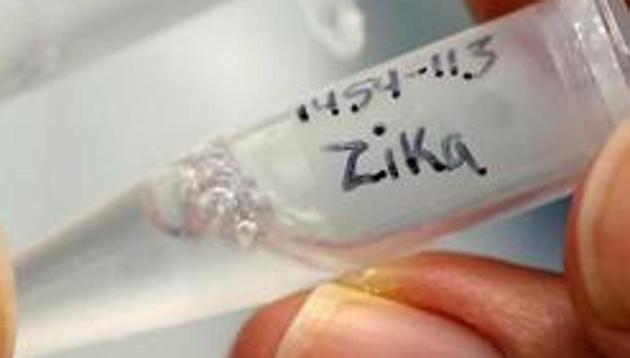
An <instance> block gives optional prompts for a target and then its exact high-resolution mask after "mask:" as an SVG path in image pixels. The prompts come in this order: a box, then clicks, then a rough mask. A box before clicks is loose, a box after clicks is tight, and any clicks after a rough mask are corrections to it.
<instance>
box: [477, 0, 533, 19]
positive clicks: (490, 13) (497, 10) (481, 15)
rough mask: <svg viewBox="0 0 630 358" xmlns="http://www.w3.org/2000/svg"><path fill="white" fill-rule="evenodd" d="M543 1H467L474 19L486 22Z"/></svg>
mask: <svg viewBox="0 0 630 358" xmlns="http://www.w3.org/2000/svg"><path fill="white" fill-rule="evenodd" d="M537 1H541V0H466V2H467V4H468V7H469V8H470V11H471V13H472V14H473V17H474V18H475V19H477V20H478V21H486V20H491V19H494V18H497V17H499V16H502V15H505V14H508V13H510V12H512V11H515V10H517V9H520V8H522V7H523V6H526V5H529V4H531V3H534V2H537Z"/></svg>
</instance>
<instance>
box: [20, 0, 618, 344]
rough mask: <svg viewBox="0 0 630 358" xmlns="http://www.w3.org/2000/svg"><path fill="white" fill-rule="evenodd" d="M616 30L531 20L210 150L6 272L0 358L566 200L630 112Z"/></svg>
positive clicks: (536, 14)
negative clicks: (15, 300) (12, 316)
mask: <svg viewBox="0 0 630 358" xmlns="http://www.w3.org/2000/svg"><path fill="white" fill-rule="evenodd" d="M629 26H630V15H629V14H628V9H627V8H626V6H625V4H624V3H623V1H621V0H561V1H555V2H542V3H537V4H535V5H531V6H529V7H527V8H525V9H523V10H521V11H519V12H516V13H514V14H512V15H509V16H507V17H504V18H501V19H499V20H496V21H494V22H490V23H487V24H484V25H481V26H479V27H476V28H474V29H471V30H469V31H466V32H463V33H461V34H458V35H455V36H453V37H450V38H447V39H445V40H443V41H441V42H438V43H435V44H433V45H430V46H428V47H426V48H423V49H419V50H417V51H413V52H411V53H409V54H407V55H404V56H402V57H399V58H396V59H393V60H391V61H389V62H387V63H385V64H383V65H381V66H378V67H376V68H374V69H370V70H368V71H365V72H362V73H360V74H358V75H356V76H353V77H352V78H350V79H347V80H343V81H340V82H339V83H336V84H333V85H331V86H329V87H328V88H325V89H323V90H322V91H319V92H317V93H315V94H313V95H311V96H307V97H305V98H304V99H303V100H301V101H298V103H296V104H295V105H294V106H291V107H290V108H288V109H287V110H285V111H283V112H282V113H280V114H278V115H277V116H274V117H273V118H271V119H269V120H267V121H264V122H261V123H260V124H259V125H257V126H255V127H253V128H250V129H247V130H241V131H236V132H234V134H233V135H229V136H225V137H223V138H217V139H213V140H210V141H209V142H208V143H205V144H203V145H201V146H200V147H198V148H197V149H195V150H193V151H192V152H190V153H189V154H187V155H185V156H183V157H182V159H180V160H177V161H175V162H174V163H173V164H171V165H169V166H167V167H165V168H163V169H162V170H159V171H158V172H157V173H156V174H155V175H154V176H152V177H151V178H148V179H147V180H146V181H143V182H141V183H138V184H137V185H135V186H133V187H132V188H131V189H129V190H127V191H125V192H123V193H122V194H121V195H120V196H119V197H117V198H116V199H115V200H113V201H112V202H110V203H108V204H107V205H105V206H103V207H102V208H101V209H99V210H97V211H96V212H94V213H91V214H89V215H86V216H85V217H83V218H82V219H81V220H78V221H77V222H75V223H72V224H70V225H68V226H67V227H65V228H63V229H62V230H60V231H58V232H56V233H54V234H53V235H51V236H50V237H49V238H48V240H47V241H46V242H45V243H44V244H43V245H40V246H38V247H34V248H33V249H32V250H30V251H29V252H27V253H26V254H24V255H23V256H22V257H20V258H19V260H18V262H17V274H18V293H19V303H20V308H19V309H20V316H21V321H20V327H21V328H20V330H21V331H20V332H19V334H18V353H20V352H23V353H25V354H27V355H34V354H40V353H42V352H44V353H50V352H54V351H57V350H60V349H67V348H70V347H74V346H77V345H82V344H86V343H90V342H97V341H102V340H108V339H114V338H117V337H121V336H126V335H130V334H133V333H136V332H141V331H144V330H148V329H154V328H158V327H165V326H170V325H174V324H178V323H182V322H187V321H190V320H194V319H198V318H201V317H207V316H210V315H216V314H220V313H225V312H230V311H233V310H238V309H242V308H244V307H248V306H252V305H256V304H261V303H265V302H269V301H270V300H273V299H276V298H278V297H280V296H282V295H285V294H287V293H290V292H294V291H296V290H299V289H302V288H305V287H308V286H310V285H313V284H315V283H316V282H319V281H321V280H324V279H327V278H330V277H333V276H335V275H337V274H339V273H340V272H343V271H344V270H347V269H350V268H358V267H364V266H366V265H372V264H376V263H379V262H381V261H383V260H390V259H394V258H397V257H401V256H405V255H410V254H413V253H415V252H418V251H420V250H422V248H423V245H424V244H425V243H426V242H427V241H429V240H434V239H437V238H439V237H440V236H441V235H443V234H446V233H450V232H453V231H456V230H460V229H463V228H465V227H469V226H472V225H474V224H477V223H480V222H481V221H484V220H488V219H491V218H497V217H500V216H504V215H509V214H511V213H514V212H518V211H520V210H524V209H527V208H530V207H534V206H536V205H539V204H542V203H544V202H547V201H549V200H552V199H555V198H557V197H560V196H562V195H566V194H567V193H569V192H570V191H571V190H572V188H573V187H574V185H575V181H576V178H577V177H578V176H579V175H580V174H581V173H582V172H583V171H584V169H585V168H586V166H587V165H588V163H589V161H590V160H591V159H592V158H593V156H594V154H595V153H596V151H597V150H598V148H600V147H601V145H602V144H603V143H604V141H605V140H606V138H607V137H608V136H609V134H610V133H611V132H612V131H613V129H614V128H615V126H616V125H617V124H618V123H619V121H620V120H622V119H623V118H624V117H625V116H626V115H628V114H630V91H629V88H628V77H627V75H628V73H629V71H630V65H629V64H628V59H629V56H630V51H629V49H628V41H627V40H628V38H629V37H628V36H629V35H630V31H629V29H630V28H629ZM60 322H63V324H60Z"/></svg>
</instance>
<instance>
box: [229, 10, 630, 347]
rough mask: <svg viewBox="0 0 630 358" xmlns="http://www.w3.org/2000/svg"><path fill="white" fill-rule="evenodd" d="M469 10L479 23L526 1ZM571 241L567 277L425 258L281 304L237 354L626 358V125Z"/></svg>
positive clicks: (629, 332)
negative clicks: (602, 357) (474, 14)
mask: <svg viewBox="0 0 630 358" xmlns="http://www.w3.org/2000/svg"><path fill="white" fill-rule="evenodd" d="M470 2H471V8H473V9H475V11H477V15H478V18H479V19H486V18H488V17H492V16H496V15H498V14H501V13H503V12H505V11H509V10H511V9H513V8H514V7H517V6H521V5H523V3H525V2H526V1H512V2H509V1H495V2H493V1H478V0H477V1H472V0H471V1H470ZM499 4H500V5H499ZM567 236H568V237H567V239H568V240H567V247H566V252H565V257H566V259H565V274H564V275H557V274H552V273H547V272H542V271H537V270H533V269H527V268H522V267H517V266H514V265H510V264H507V263H504V262H499V261H495V260H489V259H483V258H477V257H470V256H462V255H450V254H428V255H420V256H417V257H413V258H410V259H407V260H404V261H402V262H398V263H394V264H391V265H387V266H385V267H380V268H376V269H372V270H368V271H366V272H365V273H363V274H362V275H359V276H357V277H353V278H351V279H348V280H346V281H344V282H343V283H337V284H329V285H325V286H322V287H320V288H317V289H315V290H314V291H313V292H310V293H307V294H301V295H297V296H294V297H291V298H288V299H286V300H284V301H282V302H279V303H276V304H274V305H272V306H270V307H267V308H265V309H263V310H262V311H260V312H259V313H258V314H257V315H256V316H255V317H254V318H253V319H252V320H251V321H250V322H249V323H248V324H247V325H246V327H245V328H244V329H243V331H242V332H241V335H240V337H239V339H238V342H237V344H236V346H235V348H234V350H233V356H234V357H236V358H240V357H247V358H267V357H290V358H292V357H351V356H352V357H354V356H356V357H500V356H507V357H599V356H606V357H630V268H628V266H627V265H628V264H627V262H630V124H628V125H625V126H622V127H621V128H620V129H619V130H618V132H617V133H616V134H615V135H614V136H613V137H612V138H611V140H610V142H609V143H608V144H607V145H606V147H605V148H604V149H603V151H602V153H601V154H600V156H599V158H598V159H597V161H596V162H595V163H594V165H593V166H592V168H591V169H590V171H589V174H588V175H587V176H586V177H585V179H584V182H583V184H582V186H581V188H580V189H579V190H578V192H577V194H576V195H575V198H574V204H573V208H572V214H571V217H570V220H569V230H568V233H567Z"/></svg>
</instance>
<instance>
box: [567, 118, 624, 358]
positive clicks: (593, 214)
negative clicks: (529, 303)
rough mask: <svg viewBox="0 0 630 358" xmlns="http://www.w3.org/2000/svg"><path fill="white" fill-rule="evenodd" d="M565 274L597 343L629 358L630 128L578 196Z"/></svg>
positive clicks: (599, 162)
mask: <svg viewBox="0 0 630 358" xmlns="http://www.w3.org/2000/svg"><path fill="white" fill-rule="evenodd" d="M566 271H567V277H568V280H569V286H570V290H571V295H572V297H573V300H574V302H575V303H576V305H577V307H578V311H579V314H580V318H581V320H582V321H583V323H584V325H585V327H586V329H587V331H588V333H589V334H590V336H591V337H592V339H593V341H594V342H595V343H596V344H598V345H599V347H600V349H602V350H603V351H604V352H606V353H608V354H610V356H614V357H622V356H623V357H630V125H628V124H626V125H624V126H623V127H622V128H620V129H619V130H618V132H617V133H616V134H615V135H614V136H613V138H612V139H611V140H610V142H609V143H608V144H607V145H606V146H605V148H604V150H603V151H602V153H601V154H600V156H599V158H598V159H597V161H596V162H595V164H594V165H593V167H592V169H591V170H590V172H589V174H588V176H587V178H586V180H585V182H584V185H583V187H582V189H581V190H580V191H579V192H578V194H577V195H576V199H575V205H574V207H573V212H572V215H571V220H570V228H569V235H568V247H567V253H566Z"/></svg>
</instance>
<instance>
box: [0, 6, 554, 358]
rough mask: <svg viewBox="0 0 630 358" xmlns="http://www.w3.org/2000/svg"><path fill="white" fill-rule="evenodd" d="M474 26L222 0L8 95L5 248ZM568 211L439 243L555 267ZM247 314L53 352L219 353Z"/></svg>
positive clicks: (2, 200) (395, 12) (0, 155)
mask: <svg viewBox="0 0 630 358" xmlns="http://www.w3.org/2000/svg"><path fill="white" fill-rule="evenodd" d="M470 26H472V20H471V18H470V15H469V14H468V12H467V9H466V7H465V5H464V4H463V2H461V1H459V0H457V1H456V0H451V1H444V0H421V1H417V0H396V1H381V0H356V1H355V0H264V1H255V0H251V1H248V0H243V1H238V0H234V1H223V2H220V3H219V4H217V5H215V6H213V7H211V8H210V9H208V10H207V11H205V12H203V13H201V14H199V15H197V16H195V17H193V18H191V19H189V20H188V21H186V22H184V23H181V24H178V25H176V26H173V27H171V28H169V29H168V30H166V31H162V32H160V33H159V34H157V35H152V36H150V37H149V38H146V39H144V40H142V41H140V42H137V43H135V44H134V46H130V47H128V48H126V49H125V50H123V51H119V52H117V53H116V54H114V55H111V56H108V57H107V58H105V59H101V60H99V61H98V62H96V63H94V64H92V65H90V66H87V67H84V68H82V69H81V70H79V71H75V72H73V73H72V74H69V75H66V76H63V77H62V78H60V79H58V80H56V81H54V82H51V83H48V84H46V85H44V86H40V87H38V88H36V89H34V90H31V91H28V92H27V93H23V94H21V95H18V96H13V97H11V98H8V99H6V100H4V101H2V102H0V163H1V165H2V166H1V168H2V171H1V172H0V222H1V223H2V226H3V228H4V231H5V233H6V236H7V237H8V240H9V244H10V249H11V252H12V254H13V255H14V256H16V255H19V253H20V252H21V250H22V249H23V248H25V247H27V246H29V245H32V244H34V243H36V242H37V241H38V240H41V239H42V238H43V237H44V236H45V235H46V233H48V232H50V231H51V230H53V229H55V228H58V227H59V226H61V225H63V224H64V223H65V222H68V221H69V220H71V219H72V218H73V217H76V216H77V215H79V214H80V213H82V212H84V211H86V210H89V209H90V208H92V207H94V206H95V205H97V204H98V203H99V202H101V201H103V200H104V199H106V198H107V197H109V196H111V194H113V193H115V192H117V191H119V190H120V189H121V188H124V187H125V186H126V185H129V184H130V183H132V182H133V181H134V180H136V179H138V178H141V177H142V176H144V175H146V174H148V173H149V172H150V171H151V170H152V169H153V168H156V167H157V166H159V165H160V164H162V163H165V162H167V161H169V160H170V159H172V158H175V157H177V156H178V154H180V153H181V152H183V151H185V150H186V149H187V148H190V147H191V146H193V145H194V144H196V143H199V142H201V141H203V140H205V139H207V138H208V137H211V136H213V135H216V134H220V133H223V132H225V131H227V130H228V129H230V128H233V127H234V126H237V125H239V126H240V125H246V124H251V123H255V122H256V121H258V120H261V119H264V118H265V117H267V116H269V115H271V114H273V113H274V112H275V111H277V110H278V109H281V108H283V107H284V106H286V105H287V104H290V103H291V102H292V101H294V100H296V99H298V98H300V97H302V96H304V95H305V94H307V93H308V92H310V91H313V90H317V89H318V88H319V87H321V86H323V85H325V84H327V83H328V82H330V81H335V80H337V79H339V78H340V77H342V76H345V75H348V74H351V73H353V72H355V71H358V70H360V69H363V68H366V67H369V66H372V65H375V64H377V63H379V62H382V61H384V60H386V59H388V58H390V57H392V56H395V55H398V54H401V53H404V52H405V51H408V50H411V49H413V48H416V47H418V46H421V45H423V44H427V43H429V42H431V41H434V40H436V39H439V38H442V37H444V36H447V35H449V34H452V33H455V32H457V31H460V30H463V29H465V28H467V27H470ZM565 211H566V203H556V204H554V205H550V206H547V207H545V208H542V209H540V210H538V211H536V212H533V213H527V214H525V215H522V216H519V217H516V218H514V219H511V220H508V221H501V222H497V223H490V224H484V225H483V226H481V227H477V228H474V229H473V230H469V231H467V232H464V233H460V234H457V235H453V237H450V238H446V239H444V240H442V241H441V242H440V243H439V244H437V245H436V246H437V247H438V248H442V249H443V248H448V249H452V250H462V251H466V252H480V253H483V254H486V255H492V256H496V257H500V258H504V259H507V260H511V261H514V262H519V263H523V264H528V265H533V266H537V267H542V268H547V269H552V270H560V269H561V262H562V235H563V226H564V217H565ZM235 284H247V283H235ZM249 314H251V312H239V313H236V314H231V315H227V316H224V317H214V318H211V319H208V320H206V321H200V322H195V323H191V324H188V325H185V326H181V327H173V328H170V329H165V330H160V331H155V332H150V333H147V334H142V335H138V336H134V337H129V338H126V339H124V340H118V341H114V342H108V343H106V344H102V345H98V346H93V347H84V348H81V349H77V350H74V351H70V352H64V353H62V354H56V355H54V356H51V357H58V358H62V357H63V358H71V357H94V358H99V357H128V356H138V357H155V358H159V357H172V356H179V357H187V358H188V357H191V358H192V357H222V356H225V355H226V354H227V352H228V350H229V347H230V344H231V342H232V340H233V338H234V336H235V334H236V333H237V331H238V328H239V327H240V325H241V324H242V322H243V321H244V320H245V319H246V318H247V317H248V315H249ZM60 324H63V323H62V322H60Z"/></svg>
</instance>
